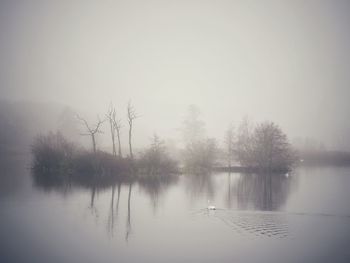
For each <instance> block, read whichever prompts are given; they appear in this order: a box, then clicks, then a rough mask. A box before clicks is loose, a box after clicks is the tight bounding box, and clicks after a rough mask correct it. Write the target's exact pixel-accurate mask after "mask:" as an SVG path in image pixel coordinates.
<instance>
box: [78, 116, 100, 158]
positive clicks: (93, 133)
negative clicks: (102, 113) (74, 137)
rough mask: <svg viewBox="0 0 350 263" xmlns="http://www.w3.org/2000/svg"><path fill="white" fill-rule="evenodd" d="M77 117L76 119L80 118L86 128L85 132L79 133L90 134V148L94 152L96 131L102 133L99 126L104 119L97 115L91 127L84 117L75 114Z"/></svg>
mask: <svg viewBox="0 0 350 263" xmlns="http://www.w3.org/2000/svg"><path fill="white" fill-rule="evenodd" d="M77 118H78V120H80V121H81V122H82V123H83V124H84V126H85V128H86V130H87V133H82V134H81V135H86V136H91V141H92V149H93V152H94V153H96V133H102V132H101V131H100V128H101V124H102V123H103V122H104V120H101V119H100V118H99V117H98V118H97V119H98V120H97V123H96V124H95V125H94V126H93V127H91V126H90V125H89V124H88V122H87V121H86V120H85V119H84V118H82V117H80V116H79V115H77Z"/></svg>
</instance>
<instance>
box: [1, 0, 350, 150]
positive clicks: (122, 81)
mask: <svg viewBox="0 0 350 263" xmlns="http://www.w3.org/2000/svg"><path fill="white" fill-rule="evenodd" d="M349 25H350V1H336V0H330V1H321V0H319V1H306V0H305V1H295V0H293V1H292V0H290V1H280V0H276V1H261V0H256V1H247V0H245V1H243V0H242V1H233V0H230V1H221V0H215V1H214V0H211V1H205V0H201V1H199V0H198V1H194V0H184V1H182V0H177V1H170V0H159V1H147V0H125V1H101V0H99V1H97V0H96V1H62V0H61V1H34V0H33V1H30V0H25V1H16V0H9V1H6V0H1V1H0V98H1V99H10V100H22V99H23V100H31V101H49V102H58V103H63V104H67V105H71V106H73V107H74V108H78V109H81V110H86V111H90V112H91V113H95V112H96V113H102V112H103V111H104V110H105V109H106V107H107V105H108V103H109V102H110V101H113V102H114V103H116V105H117V106H118V107H121V108H122V110H123V113H122V114H125V113H124V110H125V109H124V108H125V105H126V103H127V102H128V100H129V99H132V101H133V103H134V104H135V107H136V109H137V111H138V112H139V113H140V114H141V115H142V118H140V119H139V124H138V125H139V127H140V128H139V129H142V133H143V134H146V136H150V135H151V133H152V132H154V131H156V132H158V133H159V134H160V135H162V136H163V137H166V136H167V134H169V136H175V135H174V134H175V133H176V129H177V128H179V126H180V125H181V119H182V118H183V116H184V114H185V111H186V107H187V106H188V105H189V104H196V105H197V106H198V107H199V108H200V109H201V111H202V116H203V119H204V120H205V121H206V123H207V130H208V133H209V135H211V136H215V137H218V138H221V137H222V136H223V133H224V130H225V129H226V127H227V126H228V124H229V122H230V121H231V120H232V121H235V122H237V121H239V120H240V119H241V118H242V117H243V116H244V115H248V116H251V117H252V118H253V119H254V120H257V121H260V120H272V121H275V122H276V123H278V124H280V126H281V127H282V128H283V129H284V130H285V131H286V132H287V133H288V135H289V136H290V137H295V136H311V137H315V138H316V139H319V140H324V141H325V142H326V143H327V145H329V147H338V148H340V147H341V148H346V149H350V139H349V134H350V122H349V121H348V118H349V116H348V115H349V114H350V106H349V103H348V101H349V98H350V88H349V80H350V74H349V73H350V52H349V47H350V26H349ZM141 127H142V128H141ZM139 132H141V131H139Z"/></svg>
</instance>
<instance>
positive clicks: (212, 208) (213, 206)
mask: <svg viewBox="0 0 350 263" xmlns="http://www.w3.org/2000/svg"><path fill="white" fill-rule="evenodd" d="M209 203H210V201H209V200H208V207H207V209H208V210H216V207H215V205H210V204H209Z"/></svg>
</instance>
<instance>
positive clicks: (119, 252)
mask: <svg viewBox="0 0 350 263" xmlns="http://www.w3.org/2000/svg"><path fill="white" fill-rule="evenodd" d="M1 167H2V171H1V172H0V173H1V180H2V182H1V188H0V190H1V192H0V193H1V194H0V215H1V217H0V220H1V221H0V245H1V246H0V252H1V257H0V259H1V260H0V261H1V262H39V263H40V262H350V250H349V249H348V248H349V244H350V190H349V189H350V188H349V186H350V168H341V167H322V168H298V169H297V170H295V171H294V172H293V173H290V174H288V175H265V176H261V175H260V176H259V175H246V174H239V173H231V174H227V173H220V174H212V175H210V176H205V175H198V176H189V175H182V176H179V177H175V178H166V179H163V180H143V181H141V182H135V183H133V184H129V183H121V184H118V183H117V184H115V185H114V186H109V187H103V188H101V187H97V188H91V187H90V188H89V187H82V186H76V185H70V186H68V185H66V186H64V187H55V186H50V185H45V184H40V182H39V183H38V182H35V181H34V180H33V179H32V176H31V173H30V169H29V167H30V162H28V160H26V158H24V157H16V158H15V159H14V158H11V159H10V160H7V161H3V162H2V163H1ZM9 178H11V179H9ZM208 200H209V204H211V205H215V206H216V207H217V210H215V211H208V210H207V209H206V207H207V206H208Z"/></svg>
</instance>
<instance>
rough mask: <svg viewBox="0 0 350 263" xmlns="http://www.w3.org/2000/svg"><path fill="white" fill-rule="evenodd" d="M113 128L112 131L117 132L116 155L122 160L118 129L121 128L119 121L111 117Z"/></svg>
mask: <svg viewBox="0 0 350 263" xmlns="http://www.w3.org/2000/svg"><path fill="white" fill-rule="evenodd" d="M113 127H114V130H115V131H116V132H117V139H118V155H119V157H120V158H122V147H121V144H120V129H121V128H122V125H121V120H117V119H116V117H115V116H114V117H113Z"/></svg>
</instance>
